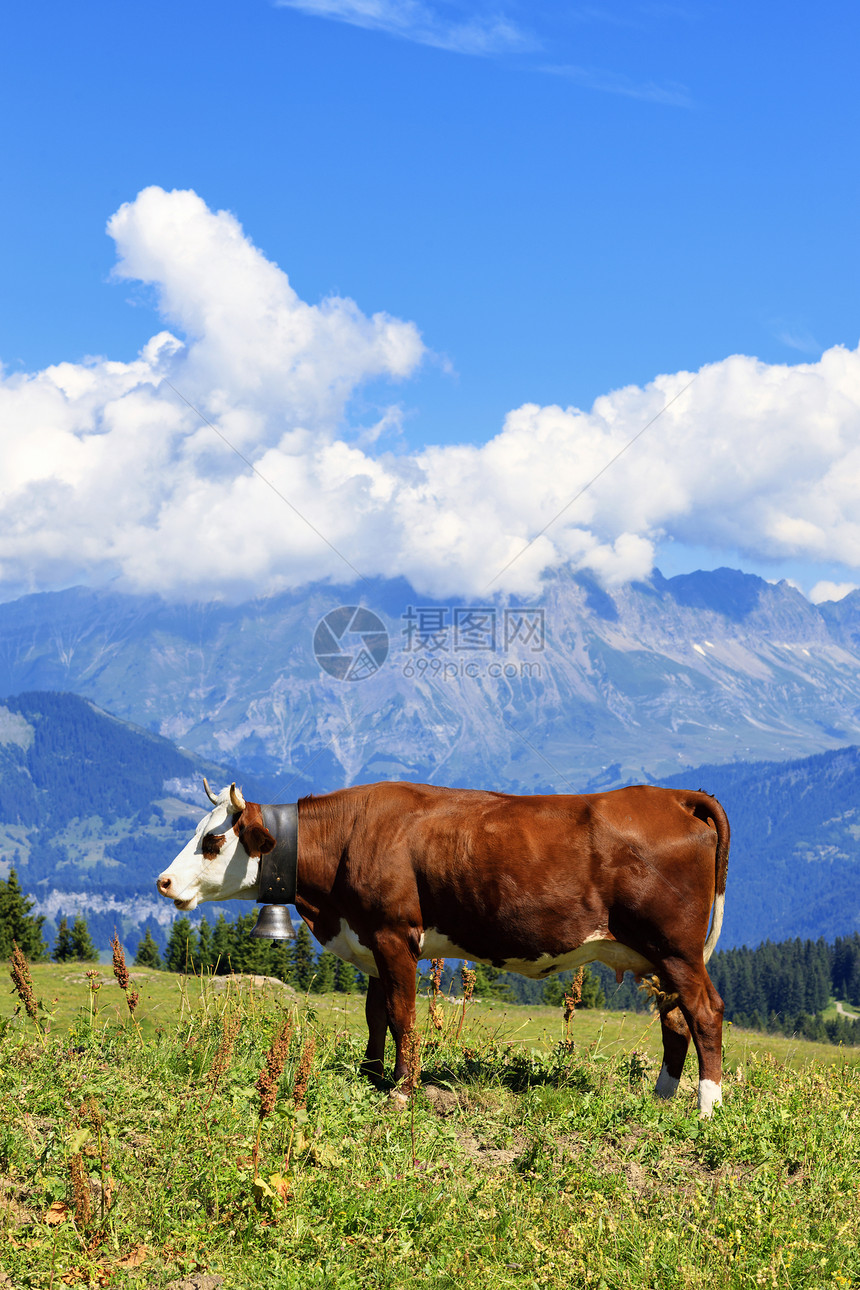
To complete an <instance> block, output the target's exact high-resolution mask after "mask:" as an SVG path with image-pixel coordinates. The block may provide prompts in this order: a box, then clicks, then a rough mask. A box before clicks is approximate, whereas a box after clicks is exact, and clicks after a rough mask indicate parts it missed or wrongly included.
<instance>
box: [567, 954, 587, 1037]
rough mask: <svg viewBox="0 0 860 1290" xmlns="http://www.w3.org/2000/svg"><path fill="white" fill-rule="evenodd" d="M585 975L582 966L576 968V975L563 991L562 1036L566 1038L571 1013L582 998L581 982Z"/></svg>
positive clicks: (571, 1016) (571, 1018)
mask: <svg viewBox="0 0 860 1290" xmlns="http://www.w3.org/2000/svg"><path fill="white" fill-rule="evenodd" d="M584 976H585V972H584V969H583V968H578V969H577V973H576V976H575V977H574V978H573V980H572V981H571V983H570V987H569V989H567V990H565V992H564V1037H565V1039H567V1037H568V1033H569V1031H570V1023H571V1021H572V1020H573V1014H574V1012H575V1011H576V1005H577V1004H578V1003H579V1002H580V1001H581V1000H582V982H583V978H584Z"/></svg>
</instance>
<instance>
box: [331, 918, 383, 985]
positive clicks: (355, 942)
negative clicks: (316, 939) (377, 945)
mask: <svg viewBox="0 0 860 1290" xmlns="http://www.w3.org/2000/svg"><path fill="white" fill-rule="evenodd" d="M323 949H326V950H329V952H330V953H332V954H336V955H337V957H338V958H339V959H343V960H344V961H345V962H346V963H351V964H352V966H353V967H357V968H358V970H359V971H360V972H364V973H365V974H366V975H367V976H379V970H378V968H377V966H376V959H375V958H374V957H373V953H372V951H371V950H369V949H368V947H367V946H366V945H362V943H361V941H360V940H359V939H358V936H357V935H356V933H355V932H354V931H353V930H352V928H351V927H350V925H349V923H348V922H347V921H346V920H345V919H343V918H342V919H341V920H340V931H339V932H338V933H337V935H336V936H334V937H332V939H331V940H330V941H326V942H325V944H324V946H323Z"/></svg>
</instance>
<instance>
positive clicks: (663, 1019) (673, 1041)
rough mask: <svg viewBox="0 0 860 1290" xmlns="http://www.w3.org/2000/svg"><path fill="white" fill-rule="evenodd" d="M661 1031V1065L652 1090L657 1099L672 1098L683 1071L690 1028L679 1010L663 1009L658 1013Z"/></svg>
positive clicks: (688, 1044)
mask: <svg viewBox="0 0 860 1290" xmlns="http://www.w3.org/2000/svg"><path fill="white" fill-rule="evenodd" d="M660 1025H661V1027H662V1030H663V1065H662V1067H661V1068H660V1074H659V1075H658V1076H657V1086H656V1088H655V1089H654V1092H655V1094H656V1095H657V1097H665V1098H668V1097H674V1096H675V1092H676V1090H677V1088H678V1083H679V1081H680V1079H681V1073H682V1071H683V1069H684V1059H685V1058H686V1056H687V1049H688V1048H689V1046H690V1028H689V1026H688V1025H687V1023H686V1021H685V1020H684V1014H683V1012H682V1011H681V1009H680V1008H678V1007H675V1008H665V1009H661V1012H660Z"/></svg>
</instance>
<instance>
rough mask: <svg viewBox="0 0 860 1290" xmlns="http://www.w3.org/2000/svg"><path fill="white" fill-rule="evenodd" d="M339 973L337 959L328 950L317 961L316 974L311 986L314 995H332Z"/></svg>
mask: <svg viewBox="0 0 860 1290" xmlns="http://www.w3.org/2000/svg"><path fill="white" fill-rule="evenodd" d="M336 971H337V959H336V958H335V956H334V955H333V954H330V953H329V951H328V950H323V952H322V954H321V955H320V956H319V958H318V959H317V966H316V972H315V974H314V979H313V982H312V984H311V990H312V992H313V993H314V994H331V993H332V992H333V990H334V978H335V972H336Z"/></svg>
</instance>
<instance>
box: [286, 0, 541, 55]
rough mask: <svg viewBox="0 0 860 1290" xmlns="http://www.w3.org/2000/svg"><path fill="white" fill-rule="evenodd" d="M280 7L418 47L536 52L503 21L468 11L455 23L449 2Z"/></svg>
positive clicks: (300, 2)
mask: <svg viewBox="0 0 860 1290" xmlns="http://www.w3.org/2000/svg"><path fill="white" fill-rule="evenodd" d="M276 3H277V5H278V7H279V8H282V9H298V10H299V11H300V12H301V13H306V14H310V15H311V16H312V17H315V18H331V19H334V20H335V21H336V22H345V23H348V24H349V25H350V26H352V27H364V28H367V29H370V30H372V31H383V32H385V33H386V34H387V35H389V36H399V37H400V38H401V39H403V40H411V41H413V42H415V43H416V44H419V45H431V46H433V47H435V48H436V49H447V50H449V51H451V52H453V53H458V54H477V55H479V56H487V55H491V54H503V53H508V52H511V51H519V50H526V49H533V48H536V44H537V42H536V41H535V40H534V39H533V38H532V37H531V36H529V35H528V34H527V33H526V32H525V31H523V30H522V29H521V28H520V27H518V26H517V25H516V23H514V22H512V21H510V20H509V19H507V18H504V17H500V16H498V15H497V14H491V15H488V16H486V17H482V16H481V15H478V14H475V13H474V12H471V13H470V14H469V17H468V18H465V19H462V20H461V19H460V18H459V17H458V16H457V15H456V6H454V9H455V12H454V13H446V12H445V10H446V8H447V9H451V8H452V6H451V5H450V4H447V5H446V4H444V3H443V4H442V5H440V4H438V3H437V4H427V3H425V0H276Z"/></svg>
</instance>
